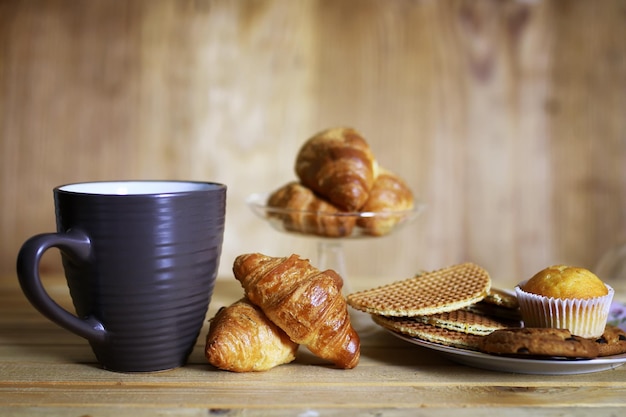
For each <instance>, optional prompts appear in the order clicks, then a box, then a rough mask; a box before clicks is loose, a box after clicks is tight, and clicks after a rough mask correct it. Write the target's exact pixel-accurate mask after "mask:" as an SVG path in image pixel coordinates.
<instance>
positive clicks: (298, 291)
mask: <svg viewBox="0 0 626 417" xmlns="http://www.w3.org/2000/svg"><path fill="white" fill-rule="evenodd" d="M233 272H234V275H235V278H237V280H239V282H241V285H242V286H243V288H244V291H245V293H246V296H247V297H248V299H249V300H250V301H251V302H252V303H254V304H256V305H257V306H259V307H260V308H261V309H262V310H263V312H264V313H265V314H266V315H267V317H269V319H270V320H272V322H274V323H275V324H276V325H277V326H278V327H280V328H281V329H282V330H284V331H285V333H287V335H289V337H290V338H291V340H293V341H294V342H296V343H298V344H302V345H306V346H307V347H308V348H309V350H310V351H311V352H312V353H313V354H315V355H316V356H318V357H320V358H323V359H326V360H329V361H331V362H333V363H334V364H335V365H336V366H338V367H340V368H344V369H349V368H354V367H355V366H356V365H357V364H358V362H359V356H360V346H361V343H360V340H359V336H358V334H357V333H356V331H355V330H354V328H353V327H352V324H351V323H350V316H349V314H348V307H347V303H346V300H345V298H344V296H343V295H342V294H341V287H342V285H343V280H342V279H341V277H340V276H339V275H338V274H337V273H336V272H334V271H332V270H328V271H324V272H321V271H320V270H318V269H317V268H315V267H313V266H312V265H311V264H310V263H309V261H308V260H306V259H301V258H300V257H299V256H298V255H291V256H289V257H284V258H276V257H271V256H266V255H262V254H260V253H251V254H244V255H240V256H238V257H237V258H236V259H235V262H234V265H233Z"/></svg>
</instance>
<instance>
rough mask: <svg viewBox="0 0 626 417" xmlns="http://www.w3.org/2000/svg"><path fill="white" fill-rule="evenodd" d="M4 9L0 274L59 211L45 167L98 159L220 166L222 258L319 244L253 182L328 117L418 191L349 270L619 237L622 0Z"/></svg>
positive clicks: (410, 268)
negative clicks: (258, 212) (272, 214)
mask: <svg viewBox="0 0 626 417" xmlns="http://www.w3.org/2000/svg"><path fill="white" fill-rule="evenodd" d="M0 7H1V13H0V45H2V46H1V47H0V62H2V63H3V65H2V66H0V108H2V112H0V135H1V138H0V139H1V140H0V184H1V185H0V189H2V190H3V193H4V194H3V195H4V198H3V200H2V210H0V235H1V236H2V237H3V239H2V240H0V273H1V274H2V275H5V274H9V273H14V268H15V255H16V251H17V249H18V248H19V246H20V245H21V243H22V242H23V241H24V240H25V239H26V238H27V237H28V236H31V235H33V234H35V233H40V232H45V231H53V230H54V229H55V227H54V214H53V204H52V195H51V189H52V187H53V186H55V185H58V184H61V183H65V182H71V181H78V180H94V179H110V178H116V179H117V178H154V177H159V178H177V179H180V178H190V179H200V180H216V181H223V182H225V183H227V184H228V185H229V186H230V187H229V202H228V215H227V227H226V231H227V234H226V239H225V244H224V250H223V262H222V265H221V275H223V276H227V275H229V274H230V267H231V263H232V261H233V259H234V258H235V256H236V255H238V254H240V253H243V252H249V251H260V250H262V251H266V252H268V253H269V254H272V255H285V254H289V252H296V253H301V254H302V255H304V256H307V257H311V258H312V259H315V258H316V246H315V243H316V242H315V240H314V239H302V238H300V237H296V236H291V235H284V234H281V233H277V232H276V231H274V230H273V229H271V228H270V227H269V226H268V225H266V224H264V222H263V221H261V220H260V219H258V218H256V217H255V216H254V215H253V214H252V213H251V211H250V210H249V208H248V207H246V205H245V203H244V199H245V197H246V196H247V195H248V194H250V193H252V192H258V191H266V190H270V189H273V188H275V187H278V186H280V185H282V184H283V183H284V182H287V181H289V180H291V179H293V178H294V173H293V159H294V156H295V153H296V152H297V150H298V148H299V146H300V145H301V143H302V142H303V141H304V140H305V139H306V138H308V137H309V136H310V135H311V134H313V133H314V132H316V131H317V130H319V129H322V128H325V127H329V126H331V125H336V124H350V125H354V126H355V127H357V128H359V129H360V130H362V131H363V133H364V134H365V135H366V136H367V138H368V139H369V140H370V142H371V145H372V147H373V148H374V150H375V152H376V154H377V156H378V157H379V159H380V162H381V164H382V165H387V166H390V165H393V167H394V169H396V170H397V171H398V172H399V173H401V174H402V175H404V176H405V177H406V179H407V181H408V182H409V184H410V185H411V186H412V187H413V189H414V190H415V192H416V194H417V195H419V196H420V197H421V198H423V199H424V200H425V202H426V203H427V204H428V210H427V211H426V212H425V213H424V215H423V216H422V217H421V218H420V219H419V220H418V221H416V222H415V223H414V224H413V225H411V226H409V227H408V228H406V229H404V230H403V231H401V232H399V233H398V234H396V235H394V236H391V237H388V238H384V239H372V240H370V241H360V242H349V243H346V244H345V250H346V254H347V261H348V262H347V264H348V270H349V271H350V274H353V275H354V276H365V275H368V274H369V275H374V276H377V277H379V279H380V281H381V282H386V281H390V280H395V279H399V278H403V277H407V276H410V275H411V274H413V273H414V272H415V271H417V270H420V269H435V268H439V267H443V266H446V265H448V264H451V263H456V262H460V261H465V260H472V261H475V262H478V263H481V264H483V265H484V266H485V267H487V268H488V269H489V270H490V271H491V272H492V274H493V276H494V277H495V279H497V280H498V281H499V282H502V284H501V285H507V286H510V285H512V284H514V283H516V282H517V281H519V280H520V279H523V278H527V277H528V276H530V275H531V274H533V273H534V272H536V271H537V270H539V269H540V268H543V267H545V266H547V264H551V263H554V262H568V263H576V264H580V265H582V266H586V267H592V266H593V265H594V264H595V262H596V261H597V260H598V259H599V257H600V255H601V254H602V253H604V251H606V250H607V249H609V248H610V247H611V246H612V245H614V244H616V243H618V242H620V241H623V240H624V239H626V236H624V232H623V230H626V227H624V226H625V222H626V220H625V217H624V216H623V212H624V207H626V198H625V197H624V196H625V195H626V192H625V190H626V187H625V181H626V179H625V178H626V177H625V176H624V175H623V169H622V167H623V166H625V161H626V148H625V147H624V146H623V144H624V141H623V137H624V132H625V131H626V121H624V117H623V114H624V113H625V110H626V100H625V99H624V95H623V94H622V93H621V92H622V91H623V89H624V83H625V81H624V80H625V79H626V78H625V77H624V71H625V70H624V66H623V59H621V57H623V56H624V55H626V49H625V48H626V44H624V43H623V42H620V40H621V39H623V38H624V37H625V35H626V33H625V30H626V29H625V26H624V25H623V22H622V20H621V16H622V8H623V3H622V1H621V0H607V1H603V2H602V3H601V4H600V5H595V4H593V5H592V4H589V2H585V1H570V2H558V1H543V2H511V1H508V2H490V1H477V2H459V1H455V0H444V1H438V2H410V1H404V0H391V1H385V2H380V1H376V0H344V1H341V2H334V1H322V0H319V1H317V0H303V1H298V2H290V1H284V0H266V1H263V2H260V3H256V2H255V3H254V5H252V4H250V3H248V2H209V1H196V2H193V3H178V2H171V1H167V0H157V1H133V2H122V3H120V2H115V3H111V2H107V1H102V0H97V1H92V2H89V4H87V5H84V6H83V7H73V6H70V5H69V4H68V3H67V2H63V1H49V2H45V4H36V3H35V2H32V1H26V0H25V1H19V2H3V3H2V5H1V6H0ZM94 155H95V156H94ZM68 161H69V162H68ZM363 254H367V256H363ZM59 268H60V263H59V261H58V256H57V254H55V253H53V252H51V253H50V254H47V255H46V256H45V258H44V266H43V269H44V271H48V270H57V271H58V270H59Z"/></svg>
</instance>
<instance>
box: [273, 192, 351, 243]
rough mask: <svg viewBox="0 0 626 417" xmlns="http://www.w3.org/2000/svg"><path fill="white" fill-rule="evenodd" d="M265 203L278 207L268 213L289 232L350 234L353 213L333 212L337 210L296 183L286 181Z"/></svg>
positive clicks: (331, 234)
mask: <svg viewBox="0 0 626 417" xmlns="http://www.w3.org/2000/svg"><path fill="white" fill-rule="evenodd" d="M267 205H268V206H270V207H275V208H279V209H284V210H281V211H279V212H278V211H277V212H270V214H269V216H270V217H274V218H277V219H279V220H280V221H281V222H282V224H283V226H284V227H285V229H287V230H290V231H292V232H300V233H307V234H314V235H319V236H326V237H343V236H348V235H350V234H351V233H352V229H353V228H354V225H355V224H356V217H355V216H348V215H345V216H343V215H336V214H337V213H339V212H340V210H339V209H338V208H337V207H335V206H333V205H332V204H330V203H329V202H327V201H326V200H323V199H322V198H320V197H318V196H317V195H316V194H315V193H314V192H313V191H311V190H310V189H309V188H307V187H305V186H303V185H302V184H300V183H298V182H295V181H293V182H290V183H288V184H286V185H284V186H282V187H280V188H279V189H277V190H275V191H274V192H273V193H272V194H270V196H269V199H268V201H267Z"/></svg>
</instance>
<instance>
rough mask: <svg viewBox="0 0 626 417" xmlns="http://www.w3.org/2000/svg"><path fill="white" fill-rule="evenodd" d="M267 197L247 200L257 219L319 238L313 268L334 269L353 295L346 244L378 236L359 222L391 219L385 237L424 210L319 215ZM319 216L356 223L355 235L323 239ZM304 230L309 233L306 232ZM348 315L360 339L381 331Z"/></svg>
mask: <svg viewBox="0 0 626 417" xmlns="http://www.w3.org/2000/svg"><path fill="white" fill-rule="evenodd" d="M268 198H269V193H257V194H252V195H250V196H249V197H248V198H247V199H246V203H247V204H248V206H249V207H250V208H251V209H252V211H253V212H254V213H255V214H256V215H257V216H258V217H260V218H261V219H263V220H264V221H266V222H268V223H269V224H270V226H272V228H274V229H275V230H277V231H279V232H283V233H288V234H292V235H295V236H301V237H307V238H317V239H318V240H317V260H316V261H317V262H316V263H314V264H313V265H314V266H315V267H316V268H318V269H319V270H321V271H324V270H327V269H332V270H334V271H335V272H337V273H338V274H339V275H340V276H341V278H342V279H343V290H342V292H343V294H344V295H348V294H350V293H352V292H354V288H353V287H352V285H351V283H350V278H349V274H348V271H347V267H346V261H345V257H344V251H343V242H345V241H346V240H351V239H361V238H363V239H371V238H376V237H379V236H373V235H372V234H371V233H368V230H366V229H365V228H363V227H359V226H358V224H359V220H367V219H372V220H376V219H380V220H381V221H383V222H385V221H386V222H389V219H391V220H392V222H391V224H388V229H387V230H386V231H385V233H384V234H385V235H389V234H391V233H394V232H395V231H396V230H398V229H399V228H401V227H402V226H404V225H406V224H408V223H410V222H411V221H413V220H414V219H415V218H416V217H417V216H418V214H420V213H421V212H422V210H423V209H424V205H423V204H415V207H414V208H412V209H410V210H402V211H384V212H353V213H346V212H338V213H319V212H312V211H306V210H294V209H285V208H279V207H271V206H268V205H267V200H268ZM318 216H321V217H322V218H323V219H325V220H327V221H328V220H337V221H338V222H340V221H343V220H346V219H353V224H355V223H356V224H357V226H355V227H354V228H353V229H352V233H351V234H350V235H348V236H343V237H328V238H326V237H322V236H320V231H319V230H317V229H316V228H319V227H321V226H320V224H319V222H318V221H316V220H317V218H318ZM333 218H335V219H333ZM322 223H323V222H322ZM303 228H304V229H307V230H303ZM308 228H310V230H308ZM296 229H297V230H296ZM348 312H349V313H350V318H351V321H352V325H353V327H354V328H355V330H356V331H357V332H358V333H359V335H360V336H363V335H365V334H366V333H368V332H370V331H371V330H374V329H377V328H378V327H377V326H376V324H375V323H374V322H373V321H372V318H371V317H370V315H369V314H367V313H364V312H361V311H358V310H356V309H353V308H352V307H348Z"/></svg>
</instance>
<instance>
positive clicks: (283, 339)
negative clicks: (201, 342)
mask: <svg viewBox="0 0 626 417" xmlns="http://www.w3.org/2000/svg"><path fill="white" fill-rule="evenodd" d="M297 350H298V344H297V343H295V342H293V341H291V339H289V336H287V334H285V332H284V331H282V330H281V329H280V328H278V327H277V326H276V325H275V324H274V323H272V322H271V321H270V320H269V319H268V318H267V316H266V315H265V314H264V313H263V311H262V310H261V309H260V308H258V307H256V306H254V305H253V304H251V303H250V301H249V300H247V299H246V298H245V297H244V298H242V299H241V300H239V301H237V302H235V303H234V304H231V305H230V306H228V307H224V308H222V309H220V310H219V311H218V312H217V314H216V315H215V317H213V319H211V324H210V327H209V333H208V334H207V338H206V345H205V350H204V352H205V356H206V358H207V359H208V361H209V363H210V364H211V365H213V366H215V367H217V368H219V369H224V370H227V371H233V372H249V371H266V370H268V369H271V368H273V367H275V366H278V365H282V364H284V363H289V362H291V361H293V360H294V359H295V357H296V352H297Z"/></svg>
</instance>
